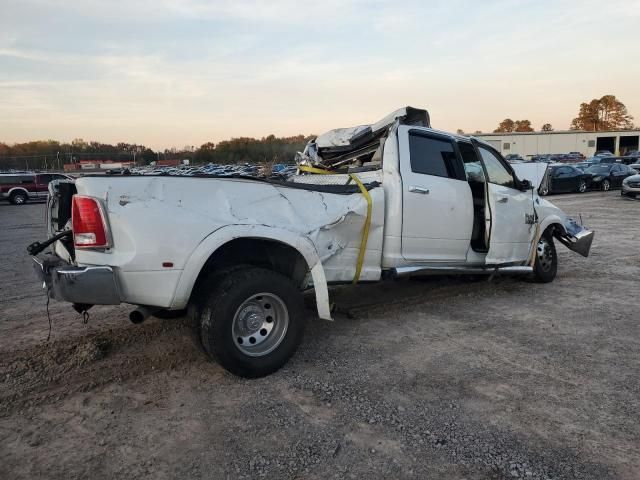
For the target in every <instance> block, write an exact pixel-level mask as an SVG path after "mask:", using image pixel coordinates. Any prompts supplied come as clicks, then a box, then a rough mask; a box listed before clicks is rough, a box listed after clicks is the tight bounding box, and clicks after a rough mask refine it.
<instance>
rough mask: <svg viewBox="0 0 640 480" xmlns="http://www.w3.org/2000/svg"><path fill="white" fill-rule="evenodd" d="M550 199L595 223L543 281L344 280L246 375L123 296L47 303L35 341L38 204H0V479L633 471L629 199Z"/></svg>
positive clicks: (636, 236)
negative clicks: (590, 234) (287, 351)
mask: <svg viewBox="0 0 640 480" xmlns="http://www.w3.org/2000/svg"><path fill="white" fill-rule="evenodd" d="M550 199H551V200H552V201H553V202H554V203H556V204H557V205H558V206H560V207H561V208H563V209H565V211H567V212H568V213H570V214H573V215H575V216H576V217H577V216H578V214H581V215H582V219H583V221H584V223H585V225H588V226H590V227H592V228H594V229H595V230H596V238H595V241H594V244H593V247H592V254H591V256H590V257H589V258H582V257H580V256H578V255H576V254H573V253H571V252H569V251H568V250H566V249H565V248H564V247H562V246H558V252H559V258H560V267H559V272H558V277H557V278H556V280H555V282H554V283H552V284H547V285H541V284H536V283H532V282H531V281H527V280H525V279H522V278H515V277H512V278H509V277H502V278H494V279H493V280H492V281H491V282H487V281H486V280H481V281H478V280H471V279H456V278H448V277H431V278H421V279H409V280H402V281H398V282H385V283H383V284H377V285H364V286H358V287H356V288H340V289H338V290H336V291H334V296H335V300H336V302H337V305H338V309H339V312H338V314H337V315H336V321H335V322H333V323H330V322H325V321H319V320H316V319H314V318H313V314H312V313H311V312H310V313H309V318H310V321H311V323H310V325H309V328H308V330H307V335H306V338H305V341H304V342H303V344H302V346H301V348H300V350H299V351H298V353H297V354H296V356H295V357H294V358H293V359H292V361H291V362H290V363H289V364H288V365H287V366H286V367H285V368H283V369H282V370H280V371H279V372H277V373H276V374H274V375H271V376H269V377H267V378H263V379H260V380H242V379H239V378H236V377H233V376H231V375H229V374H227V373H226V372H225V371H223V370H222V369H221V368H220V367H218V366H217V365H216V364H214V363H211V362H209V361H208V359H207V358H206V357H205V355H204V354H203V353H202V352H201V351H200V350H199V349H198V348H196V347H195V346H194V343H193V341H192V335H191V330H190V328H189V324H188V321H187V320H186V319H178V320H163V321H161V320H150V321H148V322H145V323H144V324H143V325H141V326H135V325H132V324H130V323H129V322H128V320H127V316H126V315H127V313H128V311H129V308H127V307H126V306H122V307H117V308H113V307H96V308H94V309H92V310H91V318H90V319H89V322H88V323H87V324H86V325H85V324H83V323H82V318H81V317H80V316H79V315H78V314H76V313H75V312H73V311H72V310H71V308H70V307H68V306H67V305H65V304H59V303H56V302H54V301H52V302H51V304H50V314H51V321H52V332H51V340H50V341H49V342H48V343H47V342H46V338H47V331H48V323H47V315H46V310H45V304H46V297H45V295H44V293H43V291H42V290H41V289H40V287H39V285H38V283H37V282H36V280H35V277H34V276H33V274H32V271H31V265H30V263H31V260H30V259H29V257H28V256H27V255H26V254H25V247H26V245H27V244H29V243H30V242H32V241H35V240H41V239H43V238H44V225H43V221H44V205H43V204H29V205H26V206H22V207H15V206H12V205H7V204H0V478H6V479H33V478H55V479H58V478H60V479H68V478H93V479H103V478H131V479H141V478H153V479H165V478H234V479H235V478H273V479H293V478H311V479H316V478H317V479H327V478H393V479H397V478H434V479H458V478H466V479H484V478H487V479H489V478H491V479H502V478H516V477H517V478H554V479H560V478H562V479H564V478H584V479H587V478H588V479H605V478H620V479H637V478H640V426H639V421H638V412H640V355H639V354H638V352H639V351H640V328H639V326H638V314H637V305H638V285H639V283H638V281H639V280H640V262H639V260H640V250H639V248H638V245H639V241H640V202H637V201H634V200H625V199H622V198H620V195H619V193H618V192H607V193H601V192H592V193H587V194H583V195H579V194H575V195H559V196H554V197H550Z"/></svg>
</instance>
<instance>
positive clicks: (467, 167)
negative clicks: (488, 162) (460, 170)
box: [458, 142, 484, 183]
mask: <svg viewBox="0 0 640 480" xmlns="http://www.w3.org/2000/svg"><path fill="white" fill-rule="evenodd" d="M458 149H459V150H460V155H462V161H463V162H464V171H465V173H466V174H467V179H468V180H470V181H473V182H480V183H484V170H483V169H482V164H481V163H480V159H479V158H478V155H477V154H476V150H475V148H473V145H471V144H470V143H467V142H458Z"/></svg>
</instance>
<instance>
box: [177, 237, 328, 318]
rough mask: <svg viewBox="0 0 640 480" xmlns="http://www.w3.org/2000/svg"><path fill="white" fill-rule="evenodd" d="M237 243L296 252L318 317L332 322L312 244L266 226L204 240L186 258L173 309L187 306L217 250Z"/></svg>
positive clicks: (318, 262) (318, 260)
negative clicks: (305, 270) (275, 244)
mask: <svg viewBox="0 0 640 480" xmlns="http://www.w3.org/2000/svg"><path fill="white" fill-rule="evenodd" d="M237 239H257V240H268V241H275V242H280V243H283V244H285V245H287V246H289V247H291V248H293V249H294V250H295V251H297V252H298V253H299V254H300V255H301V256H302V258H303V259H304V260H305V262H306V263H307V267H308V269H309V271H310V273H311V277H312V279H313V287H314V290H315V295H316V305H317V309H318V316H319V317H320V318H322V319H325V320H331V308H330V304H329V289H328V286H327V279H326V276H325V273H324V267H323V266H322V261H321V260H320V256H319V255H318V252H317V250H316V248H315V246H314V244H313V242H312V241H311V239H309V238H308V237H306V236H304V235H301V234H300V233H297V232H293V231H291V230H287V229H283V228H278V227H271V226H268V225H227V226H224V227H221V228H219V229H217V230H215V231H213V232H211V233H210V234H209V235H208V236H206V237H205V238H204V239H203V240H202V241H201V242H200V243H199V244H198V246H197V247H196V248H195V249H194V251H193V252H192V253H191V254H190V255H189V258H188V259H187V261H186V263H185V266H184V269H183V271H182V274H181V275H180V279H179V281H178V285H177V288H176V292H175V294H174V297H173V301H172V305H171V308H172V309H179V308H184V307H185V306H186V305H187V303H188V301H189V298H190V296H191V292H192V290H193V288H194V286H195V284H196V281H197V280H198V277H199V275H200V272H201V271H202V269H203V268H204V267H205V264H206V263H207V261H208V260H209V258H210V257H211V256H212V255H213V254H214V253H215V252H216V251H217V250H218V249H220V248H221V247H223V246H224V245H226V244H227V243H229V242H231V241H233V240H237Z"/></svg>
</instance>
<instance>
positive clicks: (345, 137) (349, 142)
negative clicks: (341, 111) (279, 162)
mask: <svg viewBox="0 0 640 480" xmlns="http://www.w3.org/2000/svg"><path fill="white" fill-rule="evenodd" d="M396 122H400V123H402V124H407V125H418V126H422V127H429V126H430V119H429V113H428V112H427V111H426V110H422V109H418V108H413V107H403V108H399V109H397V110H395V111H393V112H391V113H390V114H389V115H387V116H385V117H384V118H382V119H381V120H379V121H377V122H376V123H373V124H371V125H358V126H356V127H347V128H336V129H333V130H329V131H328V132H325V133H323V134H322V135H320V136H318V137H317V138H316V139H315V140H311V141H310V142H309V143H308V144H307V145H306V146H305V148H304V151H303V152H298V153H296V156H295V161H296V163H297V164H298V165H305V166H319V165H322V163H323V158H322V151H323V150H325V151H330V150H331V149H341V150H342V151H344V152H345V153H346V152H348V151H349V150H350V147H353V149H356V148H357V145H359V144H358V142H359V141H360V140H362V139H366V138H367V137H371V136H372V135H376V134H377V133H379V132H381V131H382V130H385V129H388V128H390V127H391V126H392V125H394V124H396Z"/></svg>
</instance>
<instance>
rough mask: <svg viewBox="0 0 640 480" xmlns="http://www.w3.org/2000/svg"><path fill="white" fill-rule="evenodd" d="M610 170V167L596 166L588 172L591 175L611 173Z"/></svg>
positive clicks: (588, 169)
mask: <svg viewBox="0 0 640 480" xmlns="http://www.w3.org/2000/svg"><path fill="white" fill-rule="evenodd" d="M609 168H610V167H609V165H594V166H592V167H589V168H587V170H586V171H587V172H589V173H609Z"/></svg>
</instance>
